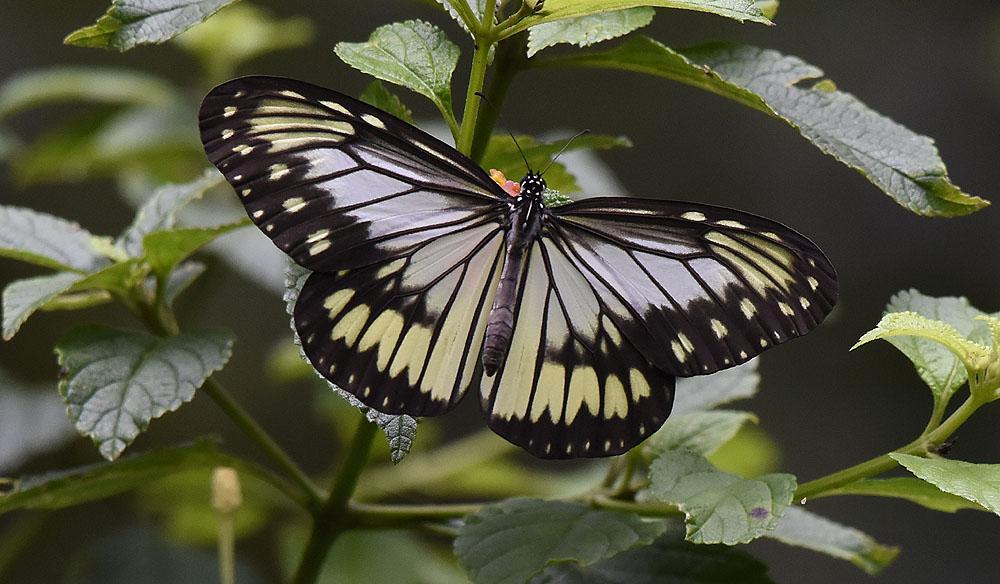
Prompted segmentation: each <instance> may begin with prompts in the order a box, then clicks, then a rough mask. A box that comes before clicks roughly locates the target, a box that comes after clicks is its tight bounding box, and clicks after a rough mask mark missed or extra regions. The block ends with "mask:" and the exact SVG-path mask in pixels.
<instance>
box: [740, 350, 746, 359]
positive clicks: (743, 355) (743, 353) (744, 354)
mask: <svg viewBox="0 0 1000 584" xmlns="http://www.w3.org/2000/svg"><path fill="white" fill-rule="evenodd" d="M746 358H747V352H746V351H740V359H746Z"/></svg>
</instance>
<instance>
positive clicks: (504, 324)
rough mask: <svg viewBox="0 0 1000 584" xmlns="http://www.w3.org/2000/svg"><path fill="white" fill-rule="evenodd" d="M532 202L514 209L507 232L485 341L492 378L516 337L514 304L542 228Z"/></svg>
mask: <svg viewBox="0 0 1000 584" xmlns="http://www.w3.org/2000/svg"><path fill="white" fill-rule="evenodd" d="M532 205H534V203H526V204H522V205H521V206H519V207H517V208H515V209H514V210H513V211H512V212H511V215H513V217H512V218H511V226H510V231H508V232H507V254H506V257H505V260H504V263H503V269H502V270H501V272H500V283H499V284H498V286H497V291H496V296H494V297H493V308H492V309H491V310H490V319H489V322H488V324H487V325H486V339H485V341H484V343H483V371H484V372H485V373H486V375H487V376H490V377H492V376H493V374H494V373H496V371H497V368H498V367H499V366H500V363H503V361H504V358H506V356H507V349H508V348H509V347H510V340H511V338H513V336H514V316H515V315H514V307H515V305H516V304H517V296H518V291H519V290H520V288H521V286H520V285H519V284H520V282H521V280H522V272H523V269H524V258H525V255H526V252H527V251H528V248H529V247H530V244H531V242H532V240H533V238H534V237H535V234H536V233H537V232H538V229H539V228H540V227H541V214H540V213H538V212H537V211H538V210H537V209H533V208H532Z"/></svg>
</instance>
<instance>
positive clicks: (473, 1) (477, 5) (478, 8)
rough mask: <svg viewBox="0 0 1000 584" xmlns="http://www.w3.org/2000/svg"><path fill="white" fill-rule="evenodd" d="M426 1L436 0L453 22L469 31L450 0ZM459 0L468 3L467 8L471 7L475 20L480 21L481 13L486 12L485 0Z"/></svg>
mask: <svg viewBox="0 0 1000 584" xmlns="http://www.w3.org/2000/svg"><path fill="white" fill-rule="evenodd" d="M427 1H428V3H434V2H437V3H438V4H439V5H440V7H441V8H443V9H444V10H445V11H446V12H447V13H448V14H450V15H451V17H452V18H454V19H455V22H457V23H458V24H459V26H461V27H462V30H464V31H465V32H469V27H467V26H465V21H464V20H462V17H461V16H459V14H458V12H457V11H456V10H455V8H454V7H453V6H452V2H451V0H427ZM460 1H463V2H466V3H467V4H468V5H469V8H471V9H472V14H473V15H474V16H475V17H476V22H482V20H483V14H484V13H485V12H486V1H487V0H460Z"/></svg>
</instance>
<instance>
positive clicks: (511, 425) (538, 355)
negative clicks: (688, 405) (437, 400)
mask: <svg viewBox="0 0 1000 584" xmlns="http://www.w3.org/2000/svg"><path fill="white" fill-rule="evenodd" d="M609 317H610V311H609V309H608V306H607V305H606V303H605V301H604V291H603V290H601V289H599V288H595V287H594V286H593V285H591V284H590V283H589V282H588V281H587V280H586V279H585V278H584V277H583V275H582V273H581V272H580V271H579V270H578V268H577V267H576V266H575V265H573V263H572V262H571V261H570V259H569V258H568V257H567V255H566V252H565V251H564V250H563V249H562V248H561V246H560V245H559V244H558V243H557V242H555V241H553V240H551V239H549V238H548V237H541V238H539V239H538V240H536V241H535V242H534V243H533V245H532V246H531V249H530V251H529V252H528V256H527V258H526V265H525V268H524V272H523V282H522V286H521V294H520V298H519V299H518V301H517V304H516V308H515V316H514V322H515V326H514V334H513V338H512V339H511V343H510V348H509V350H508V351H507V355H506V360H505V361H504V363H503V364H502V365H501V367H500V368H499V369H498V370H497V372H496V373H495V375H494V376H493V377H487V376H484V377H483V379H482V382H481V393H480V399H481V404H482V407H483V411H484V413H485V415H486V416H487V419H488V422H489V424H490V427H491V428H492V429H493V430H494V431H495V432H497V433H498V434H500V435H501V436H503V437H505V438H507V439H508V440H510V441H511V442H514V443H515V444H517V445H519V446H521V447H523V448H525V449H526V450H528V451H529V452H531V453H532V454H535V455H536V456H539V457H542V458H575V457H588V456H589V457H593V456H610V455H614V454H621V453H622V452H625V451H627V450H629V449H630V448H632V447H633V446H635V445H636V444H638V443H639V442H641V441H642V440H643V439H645V438H646V437H648V436H649V435H650V434H651V433H653V432H655V431H656V430H657V429H658V428H659V427H660V426H661V425H662V424H663V422H664V421H665V420H666V418H667V416H668V415H669V414H670V406H671V404H672V402H673V395H674V379H673V377H672V376H670V375H668V374H665V373H663V372H662V371H660V370H658V369H656V368H655V367H654V366H652V364H651V363H650V362H649V360H648V359H647V358H646V357H645V356H643V355H642V354H641V353H640V352H639V351H638V350H637V349H636V347H635V345H634V344H633V343H632V342H631V341H630V340H629V339H628V338H626V337H624V336H623V335H622V334H621V331H620V330H619V328H618V326H616V325H615V324H614V322H612V320H611V319H610V318H609Z"/></svg>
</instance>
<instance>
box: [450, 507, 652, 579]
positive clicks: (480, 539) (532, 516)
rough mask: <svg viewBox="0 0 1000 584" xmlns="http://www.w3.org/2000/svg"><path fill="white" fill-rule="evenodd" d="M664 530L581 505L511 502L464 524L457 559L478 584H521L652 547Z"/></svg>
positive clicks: (486, 510)
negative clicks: (547, 572)
mask: <svg viewBox="0 0 1000 584" xmlns="http://www.w3.org/2000/svg"><path fill="white" fill-rule="evenodd" d="M665 527H666V525H665V524H664V522H663V521H656V522H647V521H644V520H643V519H641V518H640V517H639V516H637V515H632V514H625V513H618V512H614V511H601V510H597V509H593V508H591V507H588V506H586V505H582V504H579V503H569V502H565V501H542V500H537V499H509V500H507V501H503V502H501V503H497V504H495V505H489V506H487V507H484V508H483V509H481V510H480V511H479V512H477V513H474V514H472V515H469V516H467V517H466V518H465V520H464V523H463V525H462V527H461V529H459V532H458V537H457V538H456V539H455V555H457V556H458V560H459V562H460V563H461V564H462V566H463V567H465V569H466V570H467V571H468V572H469V575H470V576H472V580H473V582H475V583H476V584H521V583H522V582H525V581H527V580H528V579H529V578H531V577H532V576H533V575H535V574H537V573H539V572H541V571H542V570H544V569H545V568H546V567H547V566H548V565H550V564H555V563H560V562H575V563H576V564H578V565H581V566H586V565H589V564H592V563H594V562H597V561H599V560H603V559H606V558H610V557H612V556H614V555H615V554H617V553H619V552H622V551H624V550H627V549H629V548H631V547H633V546H637V545H640V544H646V543H650V542H652V541H653V540H654V539H655V538H656V537H657V536H658V535H660V534H661V533H662V532H663V530H664V529H665Z"/></svg>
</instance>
